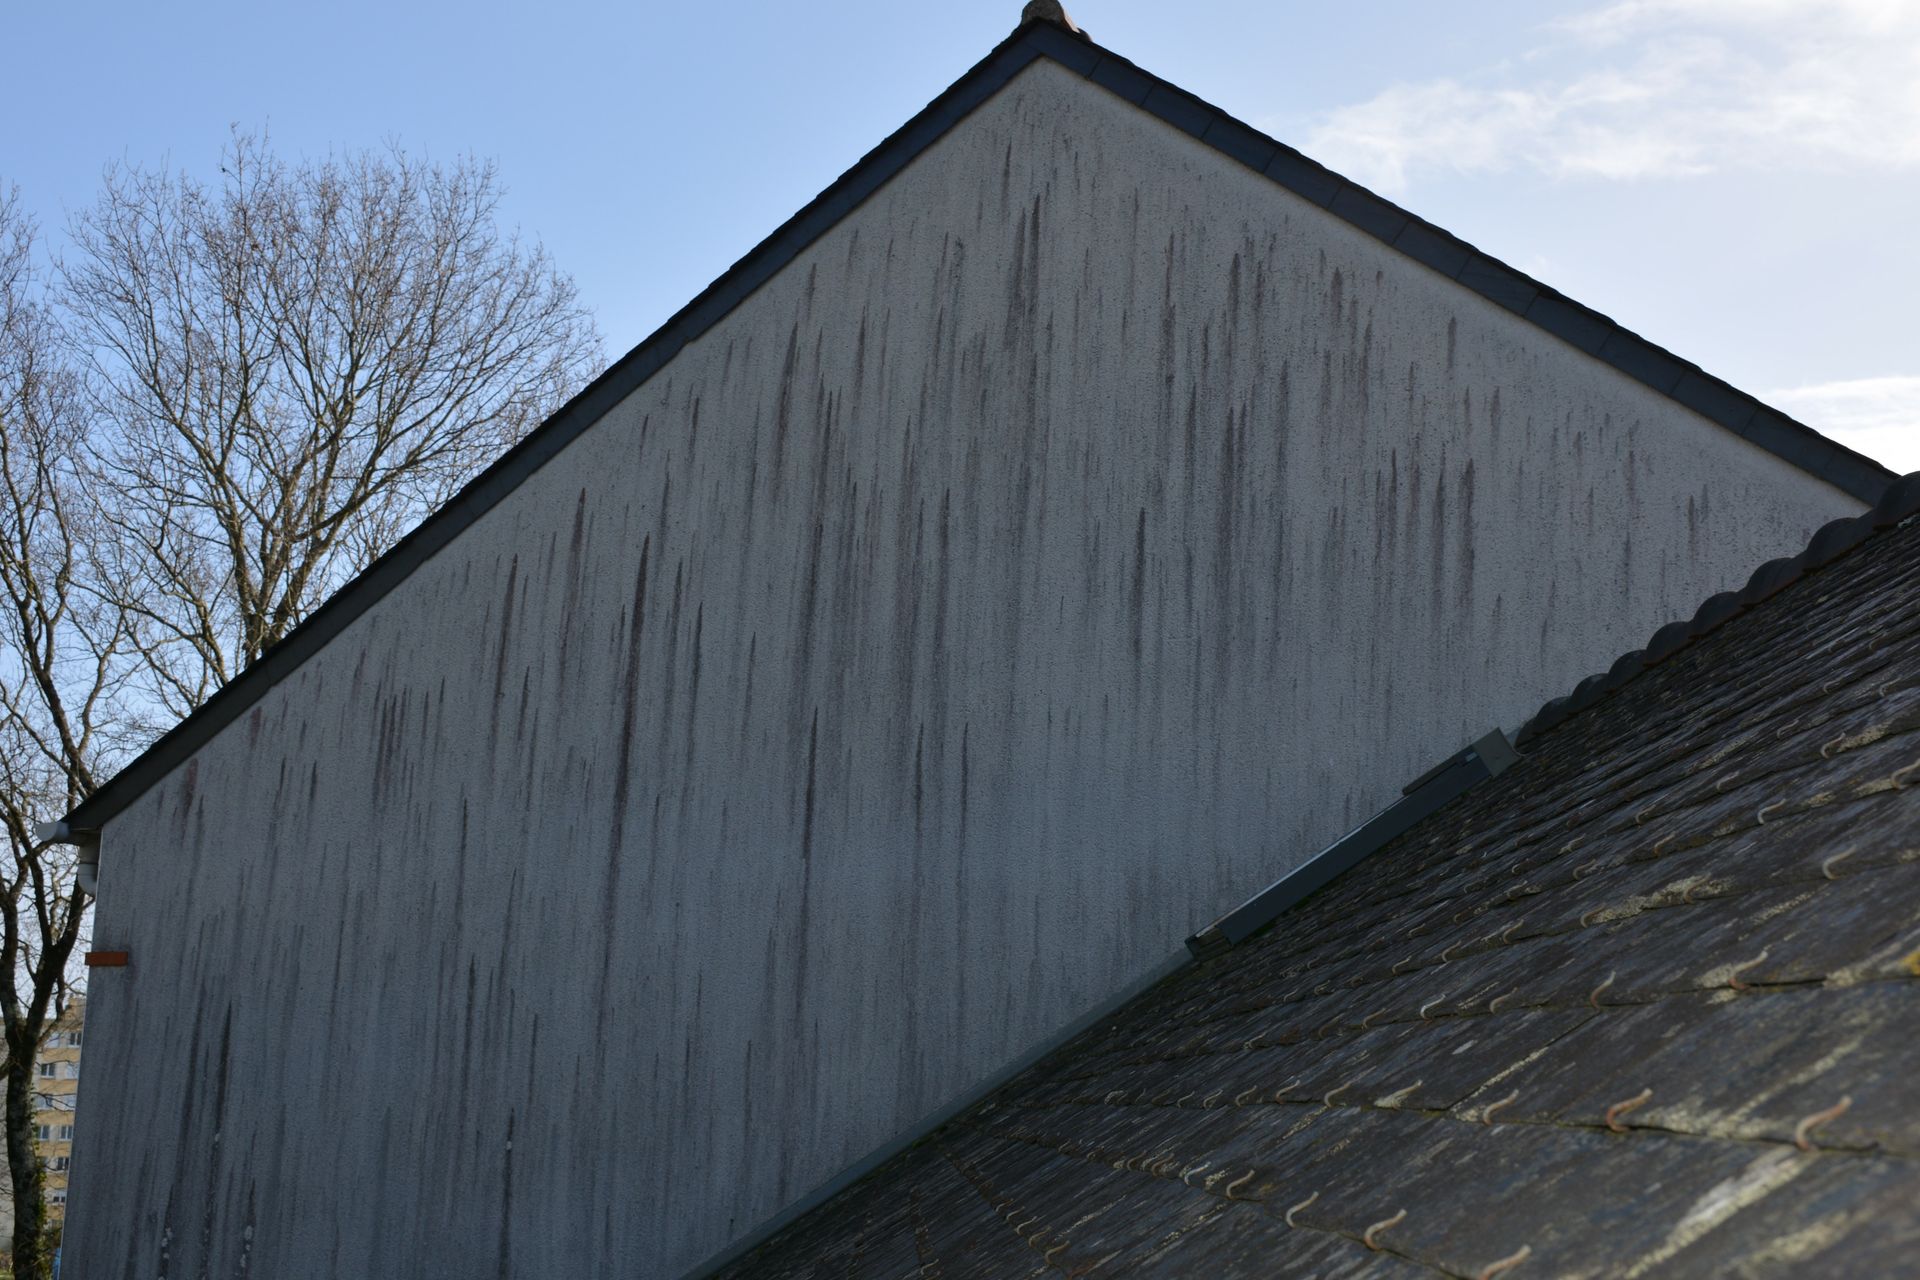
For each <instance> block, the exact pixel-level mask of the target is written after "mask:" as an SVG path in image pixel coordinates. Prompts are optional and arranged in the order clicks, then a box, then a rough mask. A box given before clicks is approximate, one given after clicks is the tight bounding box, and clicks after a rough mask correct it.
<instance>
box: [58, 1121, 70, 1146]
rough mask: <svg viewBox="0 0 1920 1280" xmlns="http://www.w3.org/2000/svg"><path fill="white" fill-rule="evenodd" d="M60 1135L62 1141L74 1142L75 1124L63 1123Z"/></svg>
mask: <svg viewBox="0 0 1920 1280" xmlns="http://www.w3.org/2000/svg"><path fill="white" fill-rule="evenodd" d="M59 1136H60V1141H62V1142H72V1141H73V1126H72V1125H70V1124H63V1125H61V1126H60V1135H59Z"/></svg>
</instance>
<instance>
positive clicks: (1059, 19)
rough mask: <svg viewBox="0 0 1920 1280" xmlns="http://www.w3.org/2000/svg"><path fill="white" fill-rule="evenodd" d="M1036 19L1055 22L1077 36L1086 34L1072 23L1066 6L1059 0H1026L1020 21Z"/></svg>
mask: <svg viewBox="0 0 1920 1280" xmlns="http://www.w3.org/2000/svg"><path fill="white" fill-rule="evenodd" d="M1037 19H1038V20H1044V21H1047V22H1052V23H1056V24H1058V25H1059V26H1063V27H1065V28H1066V29H1067V30H1069V31H1071V32H1073V33H1074V34H1075V35H1078V36H1084V35H1086V34H1087V33H1086V32H1084V31H1082V30H1081V29H1080V28H1079V27H1077V26H1075V25H1074V21H1073V19H1072V18H1069V17H1068V16H1067V11H1066V8H1065V7H1064V6H1062V5H1061V3H1060V0H1027V7H1026V8H1024V9H1022V10H1021V11H1020V21H1021V22H1023V23H1026V22H1033V21H1035V20H1037Z"/></svg>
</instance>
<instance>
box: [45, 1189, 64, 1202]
mask: <svg viewBox="0 0 1920 1280" xmlns="http://www.w3.org/2000/svg"><path fill="white" fill-rule="evenodd" d="M66 1202H67V1193H66V1191H65V1190H64V1189H62V1188H55V1189H54V1190H52V1191H49V1192H47V1203H48V1204H60V1205H63V1204H65V1203H66Z"/></svg>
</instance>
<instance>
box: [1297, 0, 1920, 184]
mask: <svg viewBox="0 0 1920 1280" xmlns="http://www.w3.org/2000/svg"><path fill="white" fill-rule="evenodd" d="M1548 68H1556V69H1557V70H1554V71H1549V70H1548ZM1516 76H1517V77H1518V78H1515V77H1516ZM1502 77H1504V82H1501V78H1502ZM1307 150H1308V152H1309V153H1310V154H1313V155H1314V156H1316V157H1317V158H1319V159H1322V160H1324V161H1326V162H1327V163H1329V164H1331V165H1332V166H1333V167H1334V168H1335V169H1338V170H1342V171H1344V172H1347V173H1350V174H1351V175H1352V176H1354V177H1356V178H1358V179H1360V180H1361V181H1364V182H1369V183H1370V184H1372V185H1376V186H1379V187H1381V188H1383V189H1386V190H1388V191H1390V192H1398V191H1403V190H1405V189H1406V187H1407V186H1408V185H1409V184H1410V183H1411V182H1412V181H1413V180H1414V179H1415V178H1416V177H1417V176H1418V175H1419V174H1420V173H1421V172H1423V171H1451V172H1489V171H1500V170H1509V169H1522V168H1524V169H1532V170H1535V171H1538V172H1541V173H1545V174H1548V175H1551V176H1554V177H1560V178H1572V177H1595V178H1608V179H1631V178H1645V177H1673V176H1692V175H1700V174H1707V173H1712V172H1716V171H1725V170H1736V169H1749V170H1761V171H1769V172H1778V171H1780V170H1782V169H1795V168H1808V169H1826V170H1835V169H1838V170H1885V169H1906V168H1913V169H1920V2H1916V0H1620V2H1618V3H1613V4H1608V5H1603V6H1600V7H1597V8H1595V9H1593V10H1590V11H1588V12H1586V13H1584V14H1581V15H1578V16H1576V17H1574V18H1571V19H1568V20H1565V21H1563V22H1560V23H1558V24H1555V26H1554V27H1553V28H1551V29H1550V30H1549V32H1548V34H1547V35H1546V36H1544V37H1543V38H1542V39H1541V40H1540V41H1538V42H1536V47H1535V48H1534V49H1533V50H1531V51H1530V53H1529V54H1528V56H1526V57H1524V58H1520V59H1516V60H1514V61H1512V62H1509V63H1507V64H1504V66H1503V68H1502V70H1501V71H1500V72H1499V73H1497V74H1496V75H1495V76H1492V77H1483V78H1481V79H1479V80H1475V81H1467V80H1460V79H1440V80H1430V81H1425V82H1422V83H1416V84H1403V85H1396V86H1394V87H1391V88H1389V89H1387V90H1386V91H1385V92H1383V93H1381V94H1379V95H1378V96H1376V97H1374V98H1372V99H1370V100H1369V101H1366V102H1361V103H1356V104H1353V105H1351V106H1347V107H1342V108H1340V109H1337V110H1335V111H1332V112H1329V113H1327V114H1326V115H1325V116H1323V117H1322V118H1321V119H1320V120H1319V121H1318V123H1317V125H1316V126H1315V127H1314V128H1313V129H1312V131H1311V132H1310V134H1309V135H1308V140H1307Z"/></svg>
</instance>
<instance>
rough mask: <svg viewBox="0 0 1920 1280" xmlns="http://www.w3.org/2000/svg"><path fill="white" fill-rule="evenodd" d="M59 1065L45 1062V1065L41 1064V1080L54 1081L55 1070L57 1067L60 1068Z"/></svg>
mask: <svg viewBox="0 0 1920 1280" xmlns="http://www.w3.org/2000/svg"><path fill="white" fill-rule="evenodd" d="M58 1065H59V1064H58V1063H53V1062H43V1063H41V1064H40V1077H41V1079H43V1080H51V1079H53V1072H54V1068H55V1067H56V1066H58Z"/></svg>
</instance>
